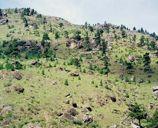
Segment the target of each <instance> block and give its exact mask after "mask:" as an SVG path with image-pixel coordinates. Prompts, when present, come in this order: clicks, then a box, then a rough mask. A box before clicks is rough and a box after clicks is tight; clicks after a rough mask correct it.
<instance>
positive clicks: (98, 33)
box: [95, 29, 101, 46]
mask: <svg viewBox="0 0 158 128" xmlns="http://www.w3.org/2000/svg"><path fill="white" fill-rule="evenodd" d="M95 42H96V45H97V46H98V45H100V43H101V33H100V31H99V29H98V30H97V31H96V33H95Z"/></svg>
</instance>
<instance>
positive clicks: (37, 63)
mask: <svg viewBox="0 0 158 128" xmlns="http://www.w3.org/2000/svg"><path fill="white" fill-rule="evenodd" d="M31 65H34V66H39V65H41V64H40V63H39V62H38V61H33V62H31Z"/></svg>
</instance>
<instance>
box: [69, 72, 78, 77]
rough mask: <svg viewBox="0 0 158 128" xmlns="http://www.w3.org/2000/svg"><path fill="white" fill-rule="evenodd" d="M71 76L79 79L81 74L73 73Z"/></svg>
mask: <svg viewBox="0 0 158 128" xmlns="http://www.w3.org/2000/svg"><path fill="white" fill-rule="evenodd" d="M70 75H71V76H73V77H78V76H80V75H79V73H77V72H73V73H71V74H70Z"/></svg>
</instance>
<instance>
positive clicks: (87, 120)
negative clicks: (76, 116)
mask: <svg viewBox="0 0 158 128" xmlns="http://www.w3.org/2000/svg"><path fill="white" fill-rule="evenodd" d="M83 122H84V123H88V124H89V123H92V122H93V117H92V116H90V115H84V117H83Z"/></svg>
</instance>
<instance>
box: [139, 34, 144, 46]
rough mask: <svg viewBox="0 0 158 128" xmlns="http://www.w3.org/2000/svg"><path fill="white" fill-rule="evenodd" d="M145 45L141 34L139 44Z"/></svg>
mask: <svg viewBox="0 0 158 128" xmlns="http://www.w3.org/2000/svg"><path fill="white" fill-rule="evenodd" d="M144 45H145V37H144V36H141V38H140V42H139V46H144Z"/></svg>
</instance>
